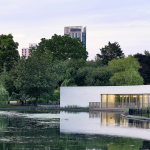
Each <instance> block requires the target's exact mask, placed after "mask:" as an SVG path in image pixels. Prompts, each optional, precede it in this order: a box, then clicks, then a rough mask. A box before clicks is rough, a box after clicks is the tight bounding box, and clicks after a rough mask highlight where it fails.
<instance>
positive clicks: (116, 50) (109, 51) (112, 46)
mask: <svg viewBox="0 0 150 150" xmlns="http://www.w3.org/2000/svg"><path fill="white" fill-rule="evenodd" d="M100 51H101V54H97V57H99V58H100V59H101V60H102V63H103V64H104V65H107V64H108V61H111V60H112V59H118V58H123V57H124V53H123V52H122V49H121V48H120V45H119V44H118V43H117V42H114V43H110V42H108V45H106V46H105V47H104V48H101V49H100Z"/></svg>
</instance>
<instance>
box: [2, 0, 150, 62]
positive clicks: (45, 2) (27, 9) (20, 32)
mask: <svg viewBox="0 0 150 150" xmlns="http://www.w3.org/2000/svg"><path fill="white" fill-rule="evenodd" d="M65 26H86V27H87V37H86V38H87V42H86V43H87V44H86V47H87V51H88V53H89V58H88V59H93V58H94V57H95V56H96V54H97V53H100V50H99V49H100V48H102V47H104V46H105V45H107V44H108V41H110V42H115V41H116V42H118V43H119V44H120V46H121V48H122V50H123V52H124V53H125V55H126V56H127V55H129V54H136V53H143V52H144V50H149V51H150V0H5V1H4V0H0V34H9V33H11V34H12V35H13V36H14V40H15V41H16V42H18V43H19V48H18V50H19V53H20V55H21V49H22V48H23V47H29V43H37V44H38V43H39V42H40V41H41V38H47V39H50V38H51V37H52V36H53V35H54V34H58V35H63V34H64V27H65Z"/></svg>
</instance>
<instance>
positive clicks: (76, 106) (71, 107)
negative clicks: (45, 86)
mask: <svg viewBox="0 0 150 150" xmlns="http://www.w3.org/2000/svg"><path fill="white" fill-rule="evenodd" d="M63 108H64V109H89V107H80V106H78V105H68V106H66V107H63Z"/></svg>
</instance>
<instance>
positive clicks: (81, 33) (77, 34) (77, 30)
mask: <svg viewBox="0 0 150 150" xmlns="http://www.w3.org/2000/svg"><path fill="white" fill-rule="evenodd" d="M66 34H67V35H69V37H71V38H80V40H81V42H83V43H84V45H85V47H86V26H85V27H84V28H82V26H68V27H64V35H66Z"/></svg>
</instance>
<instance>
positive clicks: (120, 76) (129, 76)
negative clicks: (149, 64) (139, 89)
mask: <svg viewBox="0 0 150 150" xmlns="http://www.w3.org/2000/svg"><path fill="white" fill-rule="evenodd" d="M108 67H109V68H111V69H112V71H113V72H114V76H113V77H111V78H110V82H111V83H113V84H114V85H118V86H120V85H143V82H144V81H143V78H142V77H141V76H140V74H139V72H138V69H139V68H141V66H140V64H139V62H138V61H137V60H136V59H135V58H134V57H133V56H129V57H128V58H121V59H118V60H116V59H113V60H112V61H109V63H108Z"/></svg>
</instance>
